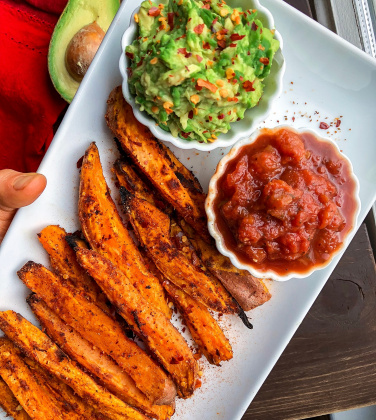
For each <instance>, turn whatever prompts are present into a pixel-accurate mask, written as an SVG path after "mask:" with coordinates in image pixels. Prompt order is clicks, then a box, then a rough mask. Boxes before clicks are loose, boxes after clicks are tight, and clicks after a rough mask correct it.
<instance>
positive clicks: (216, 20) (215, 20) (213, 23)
mask: <svg viewBox="0 0 376 420" xmlns="http://www.w3.org/2000/svg"><path fill="white" fill-rule="evenodd" d="M217 22H218V18H215V19H214V20H213V22H212V26H214V25H215V24H216V23H217Z"/></svg>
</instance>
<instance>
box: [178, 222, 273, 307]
mask: <svg viewBox="0 0 376 420" xmlns="http://www.w3.org/2000/svg"><path fill="white" fill-rule="evenodd" d="M180 226H181V227H182V229H183V231H184V233H185V235H186V236H187V238H188V239H189V241H190V243H191V244H192V245H193V247H194V249H195V251H196V253H197V255H198V256H199V257H200V259H201V261H202V262H203V263H204V264H205V266H206V267H207V268H208V270H209V271H210V272H211V273H212V274H213V275H214V276H216V277H217V278H218V279H219V280H220V281H221V283H222V284H223V285H224V286H225V288H226V289H227V290H228V291H229V292H230V293H231V294H232V296H233V297H234V298H235V299H236V301H237V302H238V303H239V305H240V306H241V307H242V308H243V309H244V310H245V311H249V310H250V309H254V308H256V307H257V306H260V305H262V304H264V303H265V302H267V301H268V300H269V299H270V298H271V294H270V293H269V290H268V289H267V287H266V285H265V283H264V282H263V281H262V280H261V279H258V278H256V277H254V276H252V274H250V273H248V271H245V270H240V269H238V268H236V267H235V266H234V265H233V264H232V263H231V261H230V259H229V258H227V257H225V256H224V255H222V254H220V253H219V252H218V250H217V248H216V247H215V246H214V245H212V244H208V243H207V242H205V241H203V240H202V239H201V238H200V237H199V236H198V235H196V233H195V232H194V230H193V229H192V228H191V227H190V226H189V225H188V224H187V223H185V222H184V220H181V221H180Z"/></svg>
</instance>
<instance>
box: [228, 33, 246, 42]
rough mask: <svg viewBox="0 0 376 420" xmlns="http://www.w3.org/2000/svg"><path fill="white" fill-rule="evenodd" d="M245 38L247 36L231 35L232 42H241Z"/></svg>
mask: <svg viewBox="0 0 376 420" xmlns="http://www.w3.org/2000/svg"><path fill="white" fill-rule="evenodd" d="M244 37H245V35H239V34H231V35H230V39H231V41H240V40H241V39H243V38H244Z"/></svg>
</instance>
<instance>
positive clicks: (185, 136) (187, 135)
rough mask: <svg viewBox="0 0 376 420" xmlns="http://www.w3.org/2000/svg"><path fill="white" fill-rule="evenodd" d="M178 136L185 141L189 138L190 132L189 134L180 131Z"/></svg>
mask: <svg viewBox="0 0 376 420" xmlns="http://www.w3.org/2000/svg"><path fill="white" fill-rule="evenodd" d="M180 134H181V135H182V136H183V137H184V138H185V139H187V138H188V137H189V135H190V134H191V131H190V132H189V133H184V131H181V132H180Z"/></svg>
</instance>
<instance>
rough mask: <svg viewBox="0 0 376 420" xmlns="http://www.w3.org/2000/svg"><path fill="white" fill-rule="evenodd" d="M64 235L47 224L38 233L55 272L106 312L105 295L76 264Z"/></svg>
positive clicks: (64, 233) (74, 255)
mask: <svg viewBox="0 0 376 420" xmlns="http://www.w3.org/2000/svg"><path fill="white" fill-rule="evenodd" d="M66 236H67V232H66V231H65V230H64V229H63V228H61V227H60V226H56V225H50V226H47V227H45V228H44V229H43V230H42V231H41V233H39V234H38V238H39V242H40V243H41V244H42V246H43V248H44V249H45V250H46V252H47V254H48V256H49V257H50V262H51V266H52V268H53V270H54V271H55V273H57V274H59V276H61V277H63V278H64V279H69V280H70V281H71V282H72V283H73V284H74V286H75V287H76V288H77V289H79V290H82V292H83V293H84V295H85V296H86V297H88V298H89V299H90V300H91V301H92V302H94V303H96V304H97V305H98V306H99V307H100V308H101V309H103V310H104V311H105V312H108V307H107V305H106V296H105V295H104V294H103V293H102V291H101V289H100V287H99V286H98V285H97V284H96V283H95V281H93V280H92V279H91V278H90V277H89V276H88V275H87V274H86V273H85V270H83V269H82V268H81V266H80V265H79V264H78V262H77V261H76V254H75V252H74V251H73V249H72V248H71V247H70V246H69V245H68V244H67V241H66V240H65V237H66Z"/></svg>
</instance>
